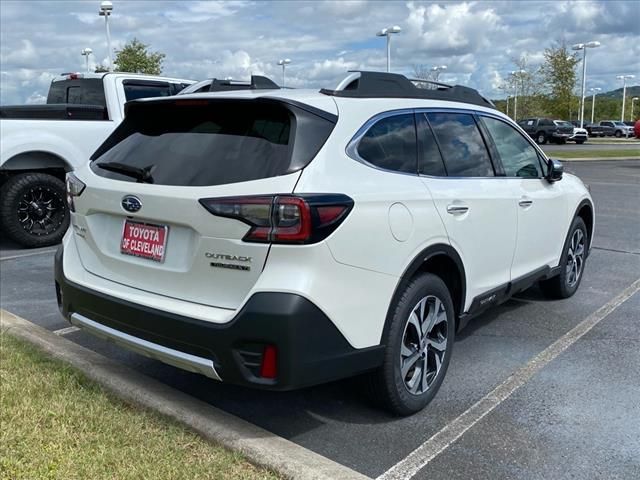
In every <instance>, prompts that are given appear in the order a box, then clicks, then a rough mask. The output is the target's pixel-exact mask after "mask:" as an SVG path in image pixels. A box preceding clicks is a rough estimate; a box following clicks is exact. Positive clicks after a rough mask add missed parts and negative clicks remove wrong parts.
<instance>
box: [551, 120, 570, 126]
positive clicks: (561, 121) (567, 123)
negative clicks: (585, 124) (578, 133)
mask: <svg viewBox="0 0 640 480" xmlns="http://www.w3.org/2000/svg"><path fill="white" fill-rule="evenodd" d="M553 123H555V124H556V125H557V126H558V127H570V128H573V125H571V124H570V123H569V122H565V121H564V120H554V121H553Z"/></svg>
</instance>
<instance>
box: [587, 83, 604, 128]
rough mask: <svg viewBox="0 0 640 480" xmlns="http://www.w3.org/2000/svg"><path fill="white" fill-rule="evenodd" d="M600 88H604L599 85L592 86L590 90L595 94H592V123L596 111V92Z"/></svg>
mask: <svg viewBox="0 0 640 480" xmlns="http://www.w3.org/2000/svg"><path fill="white" fill-rule="evenodd" d="M600 90H602V89H601V88H599V87H593V88H590V89H589V91H590V92H591V93H592V94H593V95H592V96H591V123H593V119H594V116H593V115H594V113H593V112H595V111H596V92H599V91H600Z"/></svg>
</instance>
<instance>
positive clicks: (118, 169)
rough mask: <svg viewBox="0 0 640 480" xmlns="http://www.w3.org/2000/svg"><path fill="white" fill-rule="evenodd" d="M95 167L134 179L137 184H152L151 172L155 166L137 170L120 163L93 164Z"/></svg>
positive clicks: (137, 168)
mask: <svg viewBox="0 0 640 480" xmlns="http://www.w3.org/2000/svg"><path fill="white" fill-rule="evenodd" d="M95 165H96V167H99V168H102V169H103V170H108V171H110V172H115V173H119V174H121V175H126V176H127V177H132V178H135V179H136V180H137V181H138V183H153V177H152V176H151V171H152V170H153V167H154V166H155V165H149V166H148V167H144V168H139V167H132V166H131V165H125V164H124V163H120V162H100V163H96V164H95Z"/></svg>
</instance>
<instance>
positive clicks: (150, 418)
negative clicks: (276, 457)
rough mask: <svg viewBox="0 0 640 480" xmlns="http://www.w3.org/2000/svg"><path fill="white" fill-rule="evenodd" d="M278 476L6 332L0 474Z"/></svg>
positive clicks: (0, 366)
mask: <svg viewBox="0 0 640 480" xmlns="http://www.w3.org/2000/svg"><path fill="white" fill-rule="evenodd" d="M22 478H25V479H27V478H28V479H65V480H67V479H68V480H74V479H78V480H80V479H82V480H84V479H89V478H90V479H95V480H99V479H105V480H106V479H109V480H111V479H172V480H173V479H185V480H196V479H230V478H233V479H236V478H238V479H247V480H250V479H276V478H278V477H277V476H276V475H274V474H273V473H271V472H268V471H266V470H263V469H260V468H257V467H255V466H253V465H251V464H250V463H248V462H247V461H246V460H245V459H244V458H243V457H242V456H241V455H240V454H238V453H233V452H229V451H227V450H225V449H224V448H222V447H219V446H217V445H213V444H211V443H210V442H208V441H206V440H204V439H202V438H201V437H199V436H198V435H196V434H195V433H193V432H190V431H188V430H186V429H185V428H184V427H182V426H181V425H179V424H177V423H175V422H172V421H170V420H168V419H166V418H164V417H162V416H160V415H158V414H156V413H154V412H151V411H148V410H144V409H140V408H137V407H135V406H131V405H128V404H126V403H124V402H122V401H121V400H119V399H117V398H115V397H114V396H113V395H111V394H110V393H109V392H107V391H105V390H104V389H102V388H101V387H100V386H99V385H98V384H96V383H94V382H92V381H90V380H88V379H87V378H85V377H84V375H82V374H81V373H80V372H79V371H77V370H75V369H74V368H73V367H71V366H68V365H66V364H64V363H62V362H59V361H57V360H53V359H50V358H48V357H46V356H45V355H44V354H42V353H41V352H39V351H38V350H37V349H36V348H34V347H33V346H31V345H29V344H27V343H25V342H23V341H21V340H18V339H15V338H14V337H11V336H10V335H7V334H6V333H5V332H0V479H3V480H4V479H7V480H9V479H22Z"/></svg>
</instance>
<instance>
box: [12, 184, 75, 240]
mask: <svg viewBox="0 0 640 480" xmlns="http://www.w3.org/2000/svg"><path fill="white" fill-rule="evenodd" d="M0 198H1V199H2V200H1V203H0V225H1V226H2V228H3V230H4V231H5V232H6V234H7V235H8V236H9V237H10V238H11V239H12V240H14V241H15V242H17V243H19V244H20V245H22V246H24V247H28V248H35V247H45V246H47V245H54V244H56V243H59V242H60V240H62V237H63V235H64V233H65V232H66V231H67V228H68V227H69V210H68V208H67V202H66V192H65V185H64V183H63V182H62V181H61V180H59V179H58V178H56V177H54V176H52V175H48V174H46V173H23V174H20V175H16V176H14V177H11V178H10V179H9V180H7V181H6V182H5V184H4V185H3V186H2V188H1V189H0Z"/></svg>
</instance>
